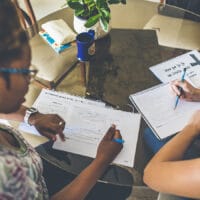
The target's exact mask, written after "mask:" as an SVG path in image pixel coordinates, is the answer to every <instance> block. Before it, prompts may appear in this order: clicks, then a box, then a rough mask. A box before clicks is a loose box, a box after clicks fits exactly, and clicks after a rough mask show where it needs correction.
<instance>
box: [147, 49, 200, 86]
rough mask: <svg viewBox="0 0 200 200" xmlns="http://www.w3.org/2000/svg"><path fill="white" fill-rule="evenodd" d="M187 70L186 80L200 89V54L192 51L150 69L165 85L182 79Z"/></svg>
mask: <svg viewBox="0 0 200 200" xmlns="http://www.w3.org/2000/svg"><path fill="white" fill-rule="evenodd" d="M184 68H186V69H187V71H186V76H185V79H186V80H187V81H188V82H190V83H191V84H192V85H194V86H195V87H200V53H199V52H198V51H196V50H195V51H190V52H188V53H185V54H183V55H180V56H178V57H175V58H173V59H170V60H167V61H165V62H162V63H160V64H157V65H155V66H152V67H150V68H149V69H150V70H151V71H152V72H153V73H154V74H155V76H156V77H157V78H158V79H159V80H160V81H162V82H163V83H168V82H170V81H173V80H175V79H180V78H181V75H182V72H183V69H184Z"/></svg>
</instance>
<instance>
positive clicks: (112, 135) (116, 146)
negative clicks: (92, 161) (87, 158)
mask: <svg viewBox="0 0 200 200" xmlns="http://www.w3.org/2000/svg"><path fill="white" fill-rule="evenodd" d="M113 139H122V136H121V134H120V131H119V130H117V129H116V126H115V125H112V126H111V127H110V128H109V129H108V131H107V133H106V134H105V136H104V137H103V139H102V140H101V142H100V143H99V146H98V149H97V155H96V160H98V161H100V162H102V163H103V164H106V165H108V164H110V163H111V162H112V161H113V160H114V158H115V157H116V156H117V154H118V153H119V152H120V151H121V149H122V148H123V144H122V143H118V142H116V141H114V140H113Z"/></svg>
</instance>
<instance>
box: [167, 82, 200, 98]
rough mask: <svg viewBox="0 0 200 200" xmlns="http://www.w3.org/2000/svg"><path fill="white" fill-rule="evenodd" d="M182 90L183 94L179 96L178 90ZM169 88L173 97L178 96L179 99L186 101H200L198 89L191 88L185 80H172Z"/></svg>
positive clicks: (199, 90)
mask: <svg viewBox="0 0 200 200" xmlns="http://www.w3.org/2000/svg"><path fill="white" fill-rule="evenodd" d="M180 87H181V88H182V90H183V93H182V94H180V90H179V88H180ZM171 88H172V91H173V92H174V94H175V95H177V96H179V95H181V96H180V98H181V99H185V100H186V101H200V89H198V88H195V87H193V86H192V85H191V84H190V83H188V82H187V81H186V80H184V82H183V81H180V80H174V81H172V82H171Z"/></svg>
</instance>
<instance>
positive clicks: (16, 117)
mask: <svg viewBox="0 0 200 200" xmlns="http://www.w3.org/2000/svg"><path fill="white" fill-rule="evenodd" d="M26 109H27V107H25V106H23V105H21V107H20V109H19V110H18V111H17V112H14V113H9V114H2V113H1V114H0V118H1V119H7V120H13V121H19V122H22V121H23V120H24V115H25V111H26Z"/></svg>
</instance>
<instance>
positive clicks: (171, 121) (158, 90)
mask: <svg viewBox="0 0 200 200" xmlns="http://www.w3.org/2000/svg"><path fill="white" fill-rule="evenodd" d="M129 98H130V100H131V102H132V103H133V104H134V105H135V107H136V109H137V110H138V112H140V113H141V114H142V117H143V119H144V120H145V121H146V123H147V124H148V125H149V127H150V128H151V129H152V131H153V132H154V134H155V135H156V136H157V138H158V139H164V138H166V137H168V136H170V135H173V134H175V133H177V132H179V131H181V130H182V129H183V128H184V126H185V125H186V124H187V123H188V121H189V119H190V117H191V116H192V114H193V113H194V112H195V111H196V110H198V109H200V103H199V102H188V101H179V104H178V106H177V108H176V109H175V110H174V105H175V101H176V96H173V95H172V93H171V89H170V84H169V83H167V84H159V85H156V86H154V87H151V88H149V89H146V90H143V91H141V92H138V93H135V94H131V95H130V96H129Z"/></svg>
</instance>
